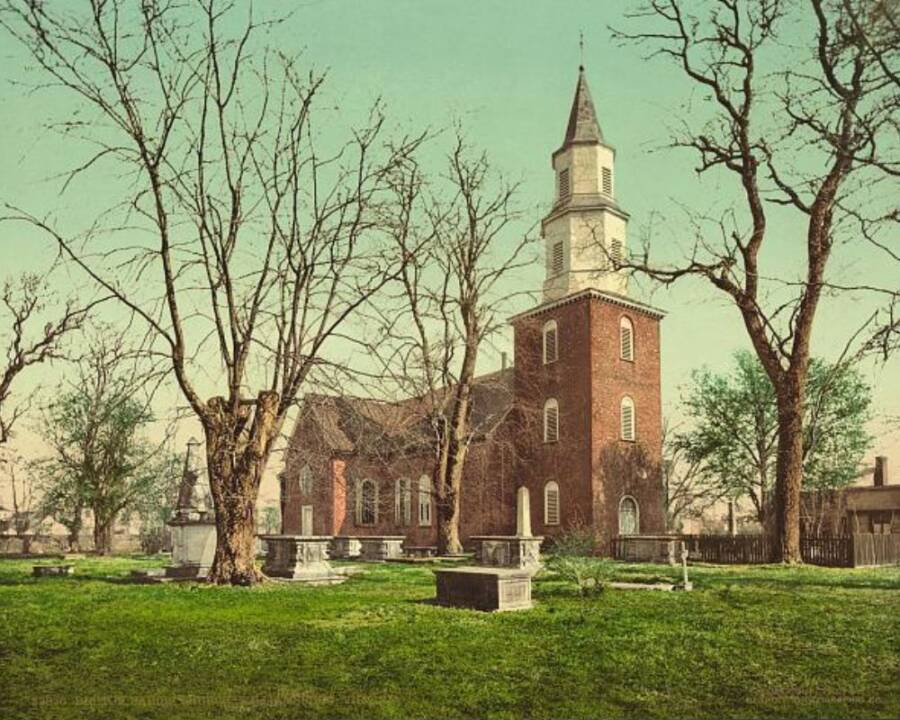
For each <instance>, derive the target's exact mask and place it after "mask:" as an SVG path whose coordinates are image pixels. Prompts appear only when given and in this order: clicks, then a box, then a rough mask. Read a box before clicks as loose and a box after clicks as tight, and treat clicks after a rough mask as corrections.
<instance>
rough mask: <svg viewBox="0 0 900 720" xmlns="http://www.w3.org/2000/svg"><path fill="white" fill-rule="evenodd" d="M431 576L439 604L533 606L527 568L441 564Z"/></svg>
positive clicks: (490, 607)
mask: <svg viewBox="0 0 900 720" xmlns="http://www.w3.org/2000/svg"><path fill="white" fill-rule="evenodd" d="M434 576H435V581H436V584H437V603H438V605H443V606H445V607H458V608H468V609H470V610H483V611H486V612H495V611H503V610H527V609H529V608H531V607H532V602H531V573H530V572H528V571H526V570H517V569H514V568H488V567H460V568H440V569H437V570H435V571H434Z"/></svg>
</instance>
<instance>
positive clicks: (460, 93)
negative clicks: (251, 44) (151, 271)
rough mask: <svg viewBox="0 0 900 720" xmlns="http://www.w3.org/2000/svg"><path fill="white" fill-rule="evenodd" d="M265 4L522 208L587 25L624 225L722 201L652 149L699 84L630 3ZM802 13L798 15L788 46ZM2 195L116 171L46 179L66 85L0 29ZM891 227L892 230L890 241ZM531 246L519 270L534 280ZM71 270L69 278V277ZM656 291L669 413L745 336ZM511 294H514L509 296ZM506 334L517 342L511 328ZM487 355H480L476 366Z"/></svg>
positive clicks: (777, 241) (544, 158)
mask: <svg viewBox="0 0 900 720" xmlns="http://www.w3.org/2000/svg"><path fill="white" fill-rule="evenodd" d="M257 5H258V7H261V8H263V9H273V8H279V9H280V8H284V7H288V6H290V7H294V8H295V14H294V15H293V17H292V18H291V20H290V21H289V22H288V23H286V24H285V25H282V26H280V27H279V28H277V29H276V30H274V31H273V32H272V35H271V37H270V38H268V40H269V41H270V42H271V43H272V44H274V45H276V46H278V47H280V48H281V49H282V50H283V51H285V52H288V53H302V57H303V58H304V59H305V60H306V61H307V62H308V63H309V64H310V65H311V66H314V67H316V68H318V69H319V70H326V69H327V70H328V74H329V78H328V82H327V86H326V90H327V100H328V102H329V103H334V105H335V106H338V105H339V106H340V108H341V113H342V115H346V116H347V117H348V118H353V117H358V118H359V119H360V120H362V119H363V118H364V114H365V112H366V110H367V108H368V107H369V105H370V104H371V102H372V101H373V100H374V99H375V98H376V97H382V98H383V99H384V101H385V102H386V104H387V108H388V114H389V116H390V117H391V119H392V121H394V122H396V123H397V124H399V125H401V126H405V127H410V128H412V127H420V126H421V125H423V124H428V125H431V126H434V127H445V126H446V125H447V124H448V123H449V122H450V121H451V120H453V119H459V120H461V121H462V122H463V123H464V124H465V126H466V128H467V130H468V133H469V136H470V138H471V140H472V141H474V142H475V143H477V144H478V145H480V146H481V147H482V148H484V149H486V150H487V151H488V152H489V154H490V155H491V157H492V159H493V161H494V163H495V165H496V166H498V167H499V168H502V169H503V170H504V171H505V173H506V174H507V175H508V176H510V177H512V178H516V179H521V181H522V183H523V185H522V193H523V195H522V200H523V204H524V205H525V206H527V207H531V208H534V211H533V218H532V219H533V220H537V219H538V218H539V217H540V215H541V214H542V213H543V212H544V211H545V210H546V208H547V207H548V205H549V202H550V200H551V198H552V193H553V176H552V173H551V171H550V153H551V152H552V151H553V150H554V149H556V148H557V147H558V146H559V144H560V142H561V140H562V136H563V132H564V129H565V124H566V120H567V115H568V110H569V105H570V102H571V99H572V93H573V90H574V86H575V80H576V72H577V66H578V63H579V50H578V34H579V31H580V30H583V31H584V34H585V39H586V48H585V53H584V64H585V65H586V66H587V71H588V79H589V82H590V85H591V90H592V94H593V97H594V101H595V104H596V106H597V112H598V115H599V119H600V124H601V126H602V129H603V132H604V134H605V137H606V140H607V142H609V143H610V144H612V145H613V146H615V147H616V150H617V166H616V176H617V195H618V198H619V202H620V204H621V205H622V206H623V207H624V208H625V209H626V210H627V211H628V212H629V213H631V216H632V221H631V225H630V236H631V238H632V239H634V238H635V237H636V236H637V234H638V232H639V230H640V227H641V226H642V225H643V224H645V223H647V222H648V220H649V219H650V217H651V213H654V212H656V213H659V214H660V218H659V219H658V220H657V221H656V231H655V234H654V243H655V250H656V251H658V252H660V253H662V254H663V255H666V256H670V257H673V256H677V252H678V249H679V247H683V244H684V238H685V237H686V225H685V222H684V220H683V213H682V210H681V209H680V206H687V207H691V208H694V209H696V210H698V211H703V210H710V209H712V208H718V207H721V206H722V205H723V204H725V203H727V201H728V198H729V197H730V196H731V193H732V192H733V184H732V183H733V181H732V180H731V179H730V178H728V179H726V180H723V178H722V177H716V176H709V177H706V178H704V179H702V180H700V179H698V178H697V176H696V175H695V173H694V167H695V162H696V158H695V157H693V156H692V155H690V154H689V153H688V152H687V151H672V150H664V149H661V148H663V146H665V144H666V142H667V140H668V138H669V132H668V128H670V127H671V126H673V125H675V124H676V122H677V118H678V117H681V116H684V115H685V106H686V105H687V104H688V103H692V108H693V112H695V113H696V112H697V111H698V109H700V108H702V106H703V99H702V98H701V97H700V96H698V95H697V94H696V93H695V92H694V90H693V88H692V87H691V86H690V85H689V84H688V83H687V82H686V81H685V80H684V79H683V78H682V76H681V74H680V73H679V72H677V71H676V70H675V69H674V68H673V67H672V66H671V65H669V64H667V63H666V62H664V61H652V62H651V61H647V60H645V59H643V58H642V52H641V51H640V50H639V49H636V48H634V47H619V46H617V45H615V44H613V43H612V42H611V40H610V38H609V32H608V30H607V25H608V24H614V25H620V24H622V23H623V17H622V14H623V11H624V10H625V9H626V8H628V7H631V6H632V5H631V3H626V2H618V1H614V0H606V1H603V2H601V1H599V0H593V1H590V2H589V1H569V0H554V1H553V2H550V1H549V0H547V1H539V0H535V1H533V2H521V1H514V0H505V1H501V0H479V1H477V2H475V1H470V2H461V1H456V2H450V1H448V0H366V2H352V1H351V0H318V1H310V2H298V3H293V4H290V3H280V2H279V3H275V2H269V3H258V4H257ZM807 31H808V28H805V27H797V28H796V33H797V37H796V38H795V40H796V43H797V44H798V45H799V46H801V47H802V46H803V45H804V43H806V41H807V40H806V38H807V37H808V35H807ZM0 48H2V50H0V59H2V63H0V107H2V108H3V111H2V117H3V122H2V124H0V201H3V202H7V203H11V204H14V205H19V206H21V207H23V208H25V209H27V210H30V211H32V212H34V213H35V214H39V215H41V214H44V213H48V212H52V213H53V214H54V215H55V216H56V218H57V220H60V221H64V222H65V224H66V226H67V227H71V228H83V227H84V226H85V225H86V223H87V222H88V221H89V220H90V218H91V217H92V213H96V212H97V211H98V210H99V209H101V208H102V207H104V205H103V200H104V197H105V196H106V195H107V194H110V193H111V192H112V190H113V188H114V187H115V183H116V182H117V179H116V178H115V177H114V176H113V175H112V174H109V175H104V174H103V173H99V174H95V175H93V176H92V180H91V184H90V185H86V184H84V183H82V184H80V185H76V186H74V187H73V188H72V189H71V190H70V191H69V192H68V193H67V194H66V195H65V196H64V197H60V196H59V195H58V188H59V182H58V181H52V180H48V178H51V177H52V176H54V175H56V174H57V173H59V172H61V171H63V170H65V169H66V168H69V167H71V166H72V164H73V163H74V162H77V160H78V159H79V158H81V157H83V156H84V152H85V151H84V148H83V147H81V146H78V145H77V143H76V141H64V140H62V139H61V138H59V137H57V136H53V135H50V134H48V133H47V132H46V131H44V130H43V129H42V120H43V119H44V118H53V119H59V118H60V117H61V116H64V115H65V114H66V113H67V112H68V111H69V106H68V105H67V102H68V99H67V97H66V96H60V95H58V94H53V93H51V94H41V93H38V94H26V92H25V90H24V89H23V88H22V87H19V86H16V85H14V84H13V83H14V82H17V81H21V80H22V79H23V78H25V77H27V75H26V74H25V73H24V72H23V56H22V55H21V52H20V51H19V50H17V49H16V48H15V47H13V46H12V44H11V43H9V42H8V41H3V42H2V43H0ZM771 233H772V239H771V240H770V243H771V246H770V247H769V248H768V249H767V251H766V253H765V255H764V262H765V264H766V265H765V268H764V272H765V273H766V274H769V275H775V274H781V273H787V276H788V277H794V276H795V275H796V273H797V272H798V270H799V266H798V265H797V264H796V263H794V259H795V258H796V257H798V253H800V252H801V251H802V248H803V243H804V237H803V234H802V226H800V225H798V224H796V223H795V222H791V221H786V220H785V219H784V218H783V217H781V216H779V215H778V214H774V213H773V221H772V225H771ZM896 240H897V238H896V237H895V238H893V241H894V242H896ZM48 247H49V246H48V243H47V241H46V240H43V239H41V238H40V237H39V236H37V235H34V234H32V233H30V232H27V231H24V230H22V228H19V229H18V231H17V232H11V230H10V228H4V229H3V230H2V232H0V275H6V274H7V273H9V272H15V271H18V270H22V269H39V268H40V267H41V264H42V263H43V262H46V257H47V251H48ZM833 268H835V270H839V271H841V272H846V273H847V277H848V278H853V279H854V280H859V279H860V278H866V279H868V280H873V281H878V282H880V283H882V284H890V283H893V284H894V286H896V285H898V284H900V280H898V278H897V269H896V266H888V265H885V264H884V263H883V262H881V261H880V259H879V258H878V257H876V256H874V255H872V253H870V252H869V251H868V250H864V251H862V252H860V251H859V250H858V249H857V248H856V247H843V248H839V249H838V252H837V255H836V257H835V261H834V263H833ZM542 273H543V265H542V263H541V262H540V261H538V262H536V263H535V267H534V268H533V269H532V270H531V272H529V273H528V274H526V276H525V278H524V280H523V281H524V282H525V283H527V284H529V285H530V286H531V287H533V288H534V289H535V290H536V291H537V290H538V289H539V287H540V282H541V280H542ZM81 282H82V280H80V279H77V280H73V285H75V286H77V285H78V284H80V283H81ZM651 301H652V302H653V303H654V304H655V305H657V306H660V307H662V308H664V309H665V310H666V311H667V312H668V313H669V314H668V317H667V318H666V319H665V320H664V323H663V386H664V410H665V411H666V412H667V413H670V414H671V413H674V411H675V407H676V405H677V400H678V395H679V386H681V385H682V384H683V383H684V382H686V381H687V380H688V378H689V373H690V371H691V370H692V369H693V368H696V367H698V366H700V365H702V364H708V365H710V366H712V367H716V368H718V367H722V366H723V364H724V363H726V362H727V360H728V358H729V357H730V355H731V353H732V352H733V351H734V350H735V349H738V348H743V347H747V346H748V341H747V339H746V334H745V331H744V329H743V327H742V325H741V322H740V319H739V316H738V314H737V311H736V310H735V309H734V308H733V306H731V305H730V304H729V303H728V302H727V301H726V300H725V299H724V298H723V297H721V296H720V295H718V294H716V293H715V292H714V291H713V290H712V289H711V288H710V287H709V286H708V285H707V284H704V283H701V282H700V281H687V282H686V283H685V284H683V285H679V286H677V287H675V288H673V289H670V290H659V291H657V292H655V293H654V294H653V296H652V298H651ZM871 308H872V305H871V303H870V302H869V301H867V300H866V299H865V298H854V299H848V298H841V299H836V300H827V301H825V302H824V303H823V305H822V307H821V309H820V317H819V322H818V325H817V329H816V335H815V338H814V351H815V352H816V353H817V354H820V355H824V356H826V357H829V356H831V357H833V356H834V355H836V354H837V353H838V352H839V351H840V349H841V348H843V345H844V342H845V341H846V339H847V338H848V337H849V335H850V333H852V331H853V329H854V328H855V327H856V325H857V323H858V322H859V321H860V319H861V318H864V317H865V316H866V315H867V314H868V313H869V312H871ZM518 309H524V307H523V308H518ZM506 347H507V348H510V347H511V333H508V334H507V337H506ZM497 362H498V360H497V357H496V356H495V355H491V356H488V357H486V359H485V364H484V365H483V366H482V367H481V368H480V370H482V371H489V370H491V369H492V367H491V365H492V364H495V363H497ZM865 372H866V375H867V377H868V379H869V381H870V382H871V383H872V384H873V386H874V388H875V396H876V403H875V407H876V411H877V412H878V413H881V414H884V413H888V414H892V415H894V416H900V358H896V359H894V360H892V361H891V362H890V363H889V364H887V365H886V366H883V367H881V366H875V365H867V366H866V367H865ZM873 429H874V430H875V431H876V433H877V434H878V436H879V438H878V440H877V441H876V444H875V447H874V448H873V451H874V452H879V453H889V454H892V455H894V456H895V457H900V434H898V432H897V429H896V422H895V424H894V430H893V433H892V434H888V433H887V430H886V428H884V427H882V426H880V425H879V426H877V427H875V426H873Z"/></svg>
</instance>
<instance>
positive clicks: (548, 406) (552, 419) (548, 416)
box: [544, 398, 559, 443]
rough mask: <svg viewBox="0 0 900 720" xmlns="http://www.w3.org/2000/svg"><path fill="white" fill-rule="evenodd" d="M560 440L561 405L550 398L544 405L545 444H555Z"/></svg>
mask: <svg viewBox="0 0 900 720" xmlns="http://www.w3.org/2000/svg"><path fill="white" fill-rule="evenodd" d="M558 440H559V403H558V402H557V401H556V398H550V399H549V400H547V402H545V403H544V442H545V443H555V442H557V441H558Z"/></svg>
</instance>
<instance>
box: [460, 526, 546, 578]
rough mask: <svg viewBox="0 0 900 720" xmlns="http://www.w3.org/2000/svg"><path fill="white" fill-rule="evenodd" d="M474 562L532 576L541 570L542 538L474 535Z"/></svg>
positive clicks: (472, 538)
mask: <svg viewBox="0 0 900 720" xmlns="http://www.w3.org/2000/svg"><path fill="white" fill-rule="evenodd" d="M469 539H470V540H471V541H472V542H473V543H474V544H475V560H476V562H477V563H478V564H479V565H484V566H485V567H507V568H516V569H518V570H527V571H528V572H530V573H532V574H534V573H536V572H537V571H538V570H540V569H541V542H543V540H544V538H543V537H530V536H529V537H520V536H518V535H475V536H473V537H471V538H469Z"/></svg>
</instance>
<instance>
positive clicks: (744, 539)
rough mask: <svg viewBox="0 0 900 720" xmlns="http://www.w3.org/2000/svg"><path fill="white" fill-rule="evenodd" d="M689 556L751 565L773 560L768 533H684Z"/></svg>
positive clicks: (704, 559)
mask: <svg viewBox="0 0 900 720" xmlns="http://www.w3.org/2000/svg"><path fill="white" fill-rule="evenodd" d="M681 539H682V540H683V541H684V544H685V548H686V549H687V551H688V557H690V558H692V559H694V560H699V561H700V562H708V563H721V564H725V565H750V564H757V563H768V562H772V559H773V557H774V552H773V548H772V543H771V542H770V541H769V537H768V536H767V535H682V536H681Z"/></svg>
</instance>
